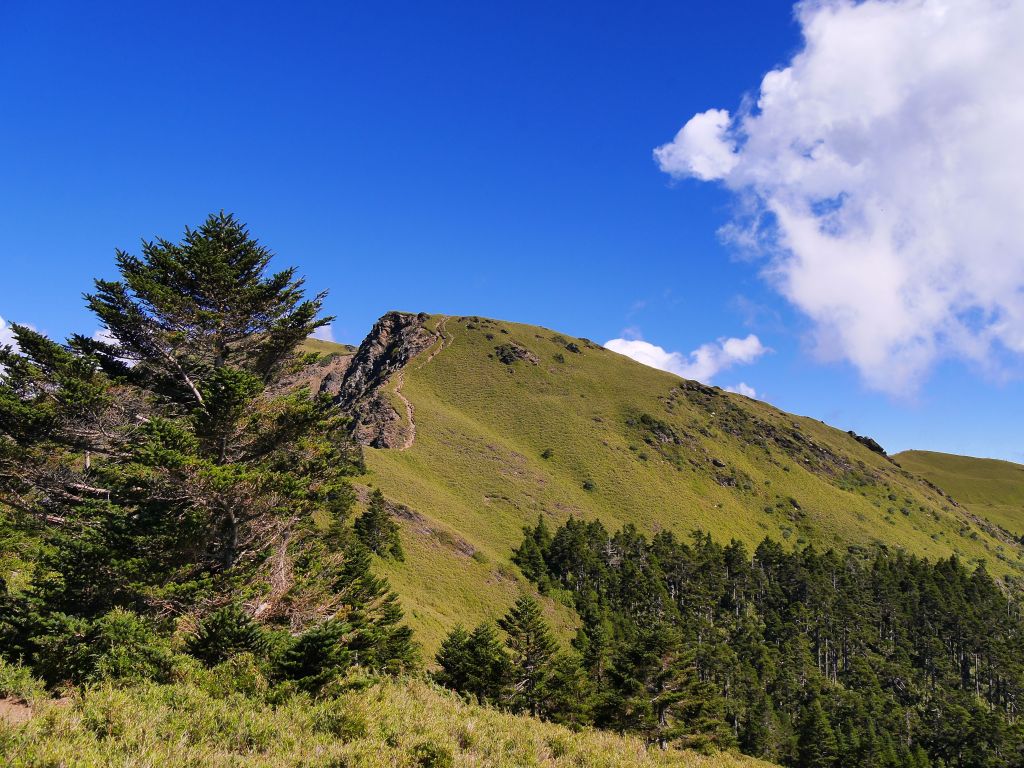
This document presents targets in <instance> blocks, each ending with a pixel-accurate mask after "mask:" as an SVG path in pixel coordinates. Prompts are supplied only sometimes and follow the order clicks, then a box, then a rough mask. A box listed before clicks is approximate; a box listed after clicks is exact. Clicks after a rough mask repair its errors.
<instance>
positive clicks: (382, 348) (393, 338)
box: [321, 312, 439, 449]
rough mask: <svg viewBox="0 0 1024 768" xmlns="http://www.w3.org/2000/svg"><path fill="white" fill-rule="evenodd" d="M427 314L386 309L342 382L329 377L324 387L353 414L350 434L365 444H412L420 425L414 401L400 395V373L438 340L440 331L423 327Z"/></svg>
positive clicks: (384, 445)
mask: <svg viewBox="0 0 1024 768" xmlns="http://www.w3.org/2000/svg"><path fill="white" fill-rule="evenodd" d="M426 319H427V315H424V314H419V315H413V314H408V313H404V312H388V313H387V314H386V315H384V316H383V317H382V318H381V319H380V320H378V321H377V322H376V323H375V324H374V326H373V328H372V329H371V330H370V333H369V335H368V336H367V337H366V338H365V339H363V343H362V344H360V345H359V349H358V350H357V351H356V353H355V355H353V356H352V361H351V363H349V365H348V366H347V368H346V369H345V371H344V375H343V376H342V377H341V381H340V382H338V381H337V380H334V381H328V380H327V379H325V381H324V387H325V388H323V389H322V390H321V391H325V392H331V394H334V396H335V400H336V402H337V403H338V405H339V407H341V408H342V409H344V410H345V411H346V412H347V413H348V414H350V415H351V417H352V433H353V435H354V437H355V439H356V440H358V441H359V442H360V443H361V444H363V445H367V446H370V447H372V448H399V449H402V448H408V447H409V446H410V445H411V444H412V440H413V437H414V436H415V429H416V427H415V422H414V421H413V409H412V404H411V403H409V401H408V400H406V399H405V397H404V396H403V395H402V394H401V383H402V378H401V377H402V370H403V368H404V367H405V366H406V364H407V363H408V362H409V361H410V360H412V359H413V358H414V357H416V355H418V354H419V353H420V352H423V351H424V350H426V349H428V348H429V347H430V346H432V345H433V344H434V343H435V342H437V341H438V338H439V336H438V334H436V333H434V332H433V331H430V330H427V328H425V327H424V321H425V320H426ZM328 385H330V386H331V388H332V389H334V388H335V387H336V390H335V391H331V389H326V386H328ZM396 404H397V405H398V407H401V408H402V409H403V410H404V411H405V413H403V414H400V413H399V412H398V410H396Z"/></svg>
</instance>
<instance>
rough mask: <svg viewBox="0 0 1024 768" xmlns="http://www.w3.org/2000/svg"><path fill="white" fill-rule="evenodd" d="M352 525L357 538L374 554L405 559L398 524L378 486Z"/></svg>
mask: <svg viewBox="0 0 1024 768" xmlns="http://www.w3.org/2000/svg"><path fill="white" fill-rule="evenodd" d="M354 527H355V531H356V535H357V536H358V537H359V540H360V541H362V542H363V544H364V545H366V547H367V549H369V550H370V551H371V552H373V553H374V554H377V555H380V556H381V557H393V558H394V559H395V560H404V559H405V553H404V552H403V550H402V540H401V539H400V538H399V535H398V525H397V524H396V523H395V521H394V520H393V519H392V518H391V514H390V513H389V512H388V505H387V502H386V501H385V500H384V494H383V493H382V492H381V490H380V488H375V489H374V490H373V493H371V494H370V503H369V504H368V505H367V508H366V511H365V512H363V514H361V515H359V517H357V518H356V520H355V526H354Z"/></svg>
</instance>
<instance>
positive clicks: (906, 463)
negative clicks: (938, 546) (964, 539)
mask: <svg viewBox="0 0 1024 768" xmlns="http://www.w3.org/2000/svg"><path fill="white" fill-rule="evenodd" d="M894 458H895V459H896V461H898V462H899V463H900V465H901V466H902V467H903V468H904V469H908V470H910V471H911V472H914V473H916V474H918V475H920V476H921V477H924V478H925V479H927V480H929V481H931V482H933V483H935V485H937V486H938V487H939V488H941V489H942V490H944V491H945V492H946V493H948V494H950V495H951V496H952V497H953V498H954V499H956V500H957V501H959V502H960V503H962V504H965V505H966V506H967V508H968V509H970V510H971V511H972V512H974V513H975V514H977V515H981V516H982V517H985V518H988V519H989V520H991V521H992V522H993V523H996V524H997V525H1001V526H1002V527H1003V528H1005V529H1006V530H1008V531H1010V532H1012V533H1013V534H1015V535H1017V536H1024V466H1022V465H1020V464H1014V463H1013V462H1011V461H1000V460H998V459H976V458H973V457H971V456H955V455H953V454H949V453H935V452H933V451H904V452H903V453H900V454H898V455H897V456H895V457H894Z"/></svg>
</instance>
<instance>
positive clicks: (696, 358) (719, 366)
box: [605, 334, 768, 384]
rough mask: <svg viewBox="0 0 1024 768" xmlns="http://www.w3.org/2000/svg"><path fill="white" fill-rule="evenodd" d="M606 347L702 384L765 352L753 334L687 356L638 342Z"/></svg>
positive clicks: (615, 341)
mask: <svg viewBox="0 0 1024 768" xmlns="http://www.w3.org/2000/svg"><path fill="white" fill-rule="evenodd" d="M605 347H607V348H608V349H610V350H612V351H613V352H618V353H619V354H622V355H625V356H626V357H631V358H633V359H634V360H636V361H637V362H638V363H643V364H644V365H649V366H650V367H651V368H658V369H660V370H662V371H668V372H669V373H674V374H676V375H677V376H682V377H683V378H684V379H696V380H697V381H702V382H704V383H705V384H709V383H711V379H713V378H714V377H715V375H716V374H718V373H719V372H721V371H724V370H725V369H727V368H731V367H732V366H734V365H747V364H749V363H752V362H754V361H755V360H757V358H759V357H760V356H761V355H763V354H764V353H765V352H767V351H768V348H767V347H765V346H764V345H763V344H761V340H760V339H759V338H757V336H755V335H754V334H750V335H749V336H747V337H746V338H743V339H736V338H731V339H719V340H718V341H716V342H709V343H707V344H702V345H701V346H699V347H698V348H697V349H695V350H693V352H691V353H690V354H689V355H684V354H682V353H681V352H669V351H667V350H665V349H663V348H662V347H659V346H658V345H656V344H651V343H650V342H648V341H643V340H641V339H611V340H610V341H607V342H605Z"/></svg>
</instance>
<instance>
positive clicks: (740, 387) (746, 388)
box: [725, 381, 757, 400]
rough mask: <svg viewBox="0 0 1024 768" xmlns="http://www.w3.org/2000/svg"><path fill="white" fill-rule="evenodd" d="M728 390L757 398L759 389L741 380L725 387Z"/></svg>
mask: <svg viewBox="0 0 1024 768" xmlns="http://www.w3.org/2000/svg"><path fill="white" fill-rule="evenodd" d="M725 391H726V392H733V393H735V394H737V395H743V396H744V397H749V398H752V399H754V400H756V399H757V390H756V389H754V388H753V387H752V386H750V385H749V384H747V383H746V382H745V381H741V382H740V383H739V384H734V385H732V386H730V387H726V388H725Z"/></svg>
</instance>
